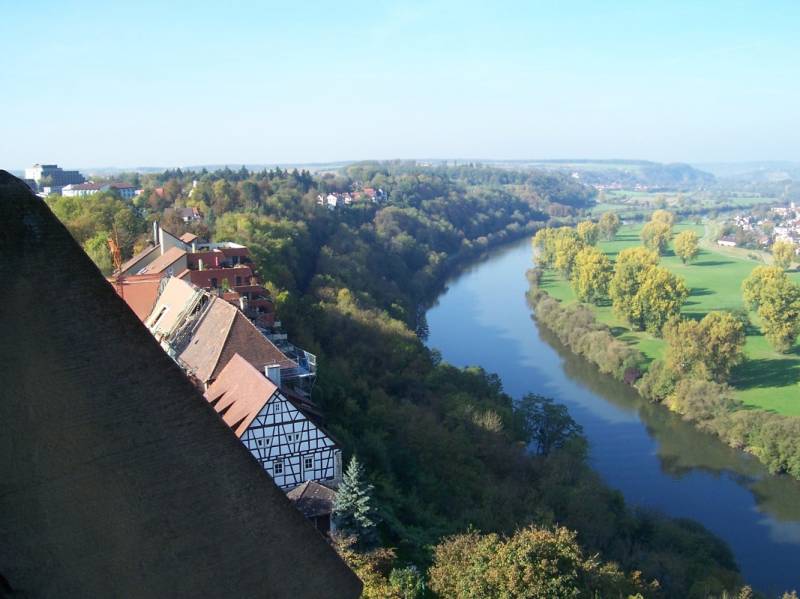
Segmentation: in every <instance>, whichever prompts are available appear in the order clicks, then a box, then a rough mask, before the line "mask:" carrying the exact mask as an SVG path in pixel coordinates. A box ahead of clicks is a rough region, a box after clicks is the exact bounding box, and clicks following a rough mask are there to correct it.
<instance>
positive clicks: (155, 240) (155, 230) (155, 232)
mask: <svg viewBox="0 0 800 599" xmlns="http://www.w3.org/2000/svg"><path fill="white" fill-rule="evenodd" d="M153 245H158V222H157V221H153Z"/></svg>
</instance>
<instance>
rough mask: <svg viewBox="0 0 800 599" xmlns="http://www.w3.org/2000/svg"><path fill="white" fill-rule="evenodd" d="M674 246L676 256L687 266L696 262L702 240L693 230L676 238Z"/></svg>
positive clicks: (679, 234) (684, 232)
mask: <svg viewBox="0 0 800 599" xmlns="http://www.w3.org/2000/svg"><path fill="white" fill-rule="evenodd" d="M673 246H674V247H675V254H676V255H677V256H678V258H680V259H681V261H682V262H683V263H684V264H686V263H687V262H691V261H692V260H694V259H695V258H696V257H697V254H698V253H699V252H700V239H699V238H698V236H697V233H695V232H694V231H692V230H688V231H683V232H681V233H678V235H676V236H675V241H674V242H673Z"/></svg>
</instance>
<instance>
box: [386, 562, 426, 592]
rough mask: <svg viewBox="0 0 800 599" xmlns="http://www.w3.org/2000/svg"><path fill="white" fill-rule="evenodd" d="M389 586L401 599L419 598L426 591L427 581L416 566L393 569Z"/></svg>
mask: <svg viewBox="0 0 800 599" xmlns="http://www.w3.org/2000/svg"><path fill="white" fill-rule="evenodd" d="M389 586H390V587H391V589H392V590H393V591H394V592H395V594H396V595H397V596H398V597H399V598H400V599H417V598H418V597H422V595H423V593H424V592H425V581H424V580H423V578H422V574H420V572H419V570H418V569H417V567H416V566H406V567H404V568H394V569H392V571H391V572H390V573H389Z"/></svg>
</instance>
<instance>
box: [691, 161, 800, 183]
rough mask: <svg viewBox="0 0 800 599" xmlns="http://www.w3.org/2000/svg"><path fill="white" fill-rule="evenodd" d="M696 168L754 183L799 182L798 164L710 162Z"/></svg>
mask: <svg viewBox="0 0 800 599" xmlns="http://www.w3.org/2000/svg"><path fill="white" fill-rule="evenodd" d="M695 166H696V167H697V168H700V169H703V170H705V171H708V172H710V173H714V175H716V176H717V177H720V178H724V179H733V180H737V181H751V182H756V183H774V182H779V181H788V180H792V181H800V162H788V161H785V160H768V161H760V162H712V163H706V164H697V165H695Z"/></svg>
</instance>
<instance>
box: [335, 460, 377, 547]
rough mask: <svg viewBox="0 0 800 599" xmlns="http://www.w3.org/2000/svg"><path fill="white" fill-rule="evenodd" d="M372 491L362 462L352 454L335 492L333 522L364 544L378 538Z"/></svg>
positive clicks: (367, 544) (339, 528)
mask: <svg viewBox="0 0 800 599" xmlns="http://www.w3.org/2000/svg"><path fill="white" fill-rule="evenodd" d="M372 491H373V487H372V485H371V484H370V483H369V482H367V480H366V476H365V474H364V468H363V466H362V465H361V463H360V462H359V461H358V459H357V458H356V456H353V457H352V458H351V459H350V463H349V464H348V465H347V470H346V471H345V473H344V476H343V477H342V484H341V485H339V490H338V491H337V493H336V500H335V501H334V504H333V522H334V524H335V525H336V529H337V530H338V531H340V532H341V533H342V534H343V535H350V536H353V537H355V538H356V540H357V543H358V545H359V546H361V547H369V546H371V545H373V544H374V543H375V542H376V540H377V537H376V533H377V525H378V519H377V515H376V514H375V508H374V507H373V499H372Z"/></svg>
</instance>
